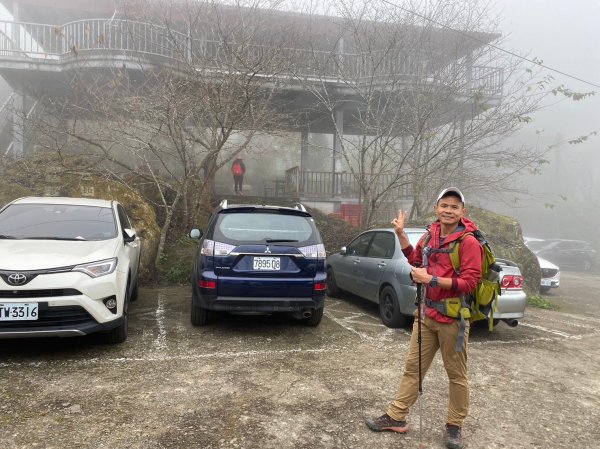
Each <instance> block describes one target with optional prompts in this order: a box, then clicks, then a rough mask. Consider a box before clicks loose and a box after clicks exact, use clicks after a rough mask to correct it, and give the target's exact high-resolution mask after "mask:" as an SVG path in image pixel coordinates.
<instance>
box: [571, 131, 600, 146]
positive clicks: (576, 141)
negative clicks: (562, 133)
mask: <svg viewBox="0 0 600 449" xmlns="http://www.w3.org/2000/svg"><path fill="white" fill-rule="evenodd" d="M597 134H598V133H597V132H596V131H592V132H591V133H589V134H587V135H585V136H580V137H577V138H576V139H571V140H568V141H567V142H568V143H569V144H570V145H577V144H579V143H583V142H586V141H587V140H588V139H589V138H590V137H591V136H595V135H597Z"/></svg>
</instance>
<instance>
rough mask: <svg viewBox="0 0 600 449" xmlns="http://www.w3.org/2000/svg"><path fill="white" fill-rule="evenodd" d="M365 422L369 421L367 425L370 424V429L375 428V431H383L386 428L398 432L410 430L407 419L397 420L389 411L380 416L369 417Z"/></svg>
mask: <svg viewBox="0 0 600 449" xmlns="http://www.w3.org/2000/svg"><path fill="white" fill-rule="evenodd" d="M365 422H366V423H367V426H369V429H371V430H374V431H375V432H382V431H384V430H388V431H390V432H396V433H406V432H408V425H407V424H406V421H396V420H395V419H393V418H392V417H391V416H390V415H388V414H387V413H386V414H385V415H381V416H380V417H379V418H367V419H366V420H365Z"/></svg>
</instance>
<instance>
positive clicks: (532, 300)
mask: <svg viewBox="0 0 600 449" xmlns="http://www.w3.org/2000/svg"><path fill="white" fill-rule="evenodd" d="M527 305H528V306H530V307H537V308H538V309H546V310H558V309H560V307H559V306H558V304H554V303H553V302H550V301H548V300H547V299H546V298H543V297H542V296H539V295H529V296H527Z"/></svg>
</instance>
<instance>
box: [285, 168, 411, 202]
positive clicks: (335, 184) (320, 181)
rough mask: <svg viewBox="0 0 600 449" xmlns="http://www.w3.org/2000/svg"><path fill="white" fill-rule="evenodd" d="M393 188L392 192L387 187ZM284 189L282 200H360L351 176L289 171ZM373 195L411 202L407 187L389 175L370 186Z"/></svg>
mask: <svg viewBox="0 0 600 449" xmlns="http://www.w3.org/2000/svg"><path fill="white" fill-rule="evenodd" d="M393 184H396V185H395V186H394V187H393V188H389V186H390V185H393ZM283 186H284V188H283V189H281V190H280V192H282V193H283V194H284V195H285V196H290V197H295V198H304V199H309V198H312V199H320V200H329V199H335V198H343V199H359V198H361V196H362V194H361V191H360V186H359V183H358V182H357V180H356V177H355V175H354V174H352V173H345V172H344V173H335V172H313V171H301V170H300V167H292V168H290V169H288V170H286V172H285V180H284V182H283ZM370 188H371V189H372V192H373V193H377V194H378V193H380V192H382V191H384V190H387V192H386V197H389V198H391V199H406V198H411V197H412V193H411V189H410V185H408V184H400V185H398V182H394V177H393V176H392V175H378V176H377V177H375V178H374V179H373V181H372V182H371V183H370Z"/></svg>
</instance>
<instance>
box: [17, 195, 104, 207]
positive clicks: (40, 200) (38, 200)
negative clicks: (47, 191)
mask: <svg viewBox="0 0 600 449" xmlns="http://www.w3.org/2000/svg"><path fill="white" fill-rule="evenodd" d="M10 204H64V205H73V206H96V207H109V208H110V207H112V201H110V200H102V199H98V198H71V197H65V196H27V197H23V198H19V199H17V200H14V201H13V202H11V203H10Z"/></svg>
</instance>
